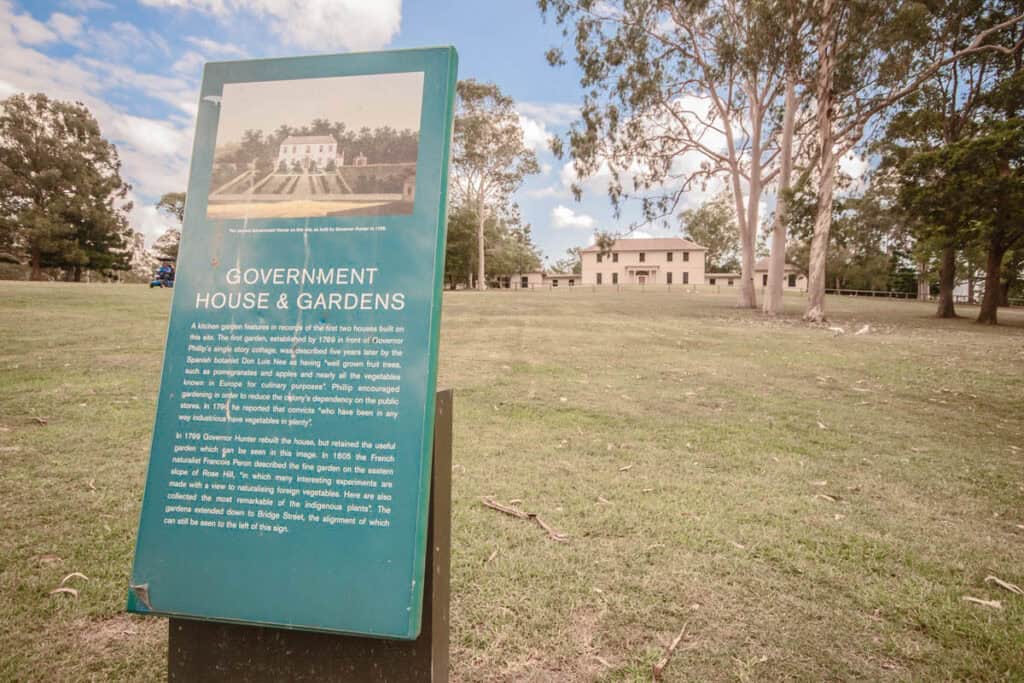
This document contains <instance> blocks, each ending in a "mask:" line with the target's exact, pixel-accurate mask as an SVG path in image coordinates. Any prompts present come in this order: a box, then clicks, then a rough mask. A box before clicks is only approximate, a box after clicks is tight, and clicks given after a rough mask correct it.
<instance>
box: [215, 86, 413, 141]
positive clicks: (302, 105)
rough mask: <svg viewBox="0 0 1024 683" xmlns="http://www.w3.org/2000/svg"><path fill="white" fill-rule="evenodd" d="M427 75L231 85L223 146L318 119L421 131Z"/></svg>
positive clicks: (222, 121)
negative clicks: (253, 134) (247, 133)
mask: <svg viewBox="0 0 1024 683" xmlns="http://www.w3.org/2000/svg"><path fill="white" fill-rule="evenodd" d="M422 105H423V72H421V71H416V72H410V73H400V74H377V75H374V76H345V77H338V78H303V79H299V80H293V81H263V82H255V83H227V84H225V86H224V91H223V99H222V101H221V114H220V118H219V119H218V121H217V144H218V145H221V144H223V143H232V142H241V140H242V135H243V134H244V133H245V131H246V130H249V129H255V130H262V131H263V132H264V133H272V132H273V131H274V130H276V129H277V128H279V127H280V126H282V125H287V126H292V127H293V128H299V127H301V126H308V125H309V123H310V122H311V121H313V119H318V118H321V119H327V120H328V121H330V122H332V123H334V122H341V123H344V124H345V126H346V127H347V128H348V129H349V130H354V131H359V130H360V129H361V128H363V127H366V128H381V127H383V126H390V127H392V128H395V129H397V130H418V129H419V127H420V108H421V107H422Z"/></svg>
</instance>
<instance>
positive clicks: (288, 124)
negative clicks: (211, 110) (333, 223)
mask: <svg viewBox="0 0 1024 683" xmlns="http://www.w3.org/2000/svg"><path fill="white" fill-rule="evenodd" d="M422 94H423V73H422V72H409V73H394V74H378V75H370V76H344V77H334V78H308V79H301V80H290V81H264V82H255V83H228V84H226V85H225V86H224V91H223V96H222V98H221V115H220V121H219V124H218V128H217V142H216V149H215V152H214V160H213V173H212V176H211V181H210V194H209V203H208V205H207V217H208V218H212V219H245V218H313V217H323V216H378V215H394V214H410V213H412V209H413V204H414V199H415V195H416V157H417V148H418V146H419V121H420V107H421V104H422Z"/></svg>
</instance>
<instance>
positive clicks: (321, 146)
mask: <svg viewBox="0 0 1024 683" xmlns="http://www.w3.org/2000/svg"><path fill="white" fill-rule="evenodd" d="M323 151H324V146H323V145H320V152H321V153H323Z"/></svg>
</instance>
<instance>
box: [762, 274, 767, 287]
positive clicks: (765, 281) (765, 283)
mask: <svg viewBox="0 0 1024 683" xmlns="http://www.w3.org/2000/svg"><path fill="white" fill-rule="evenodd" d="M761 286H762V287H767V286H768V273H765V274H764V275H762V276H761Z"/></svg>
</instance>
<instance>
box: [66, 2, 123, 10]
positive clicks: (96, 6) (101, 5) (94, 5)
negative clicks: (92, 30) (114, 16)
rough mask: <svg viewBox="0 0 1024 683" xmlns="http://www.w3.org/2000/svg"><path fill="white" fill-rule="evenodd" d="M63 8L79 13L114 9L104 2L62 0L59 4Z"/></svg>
mask: <svg viewBox="0 0 1024 683" xmlns="http://www.w3.org/2000/svg"><path fill="white" fill-rule="evenodd" d="M61 4H62V5H63V6H64V7H70V8H71V9H76V10H78V11H79V12H91V11H93V10H101V9H114V6H113V5H112V4H110V3H109V2H104V0H64V2H62V3H61Z"/></svg>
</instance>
